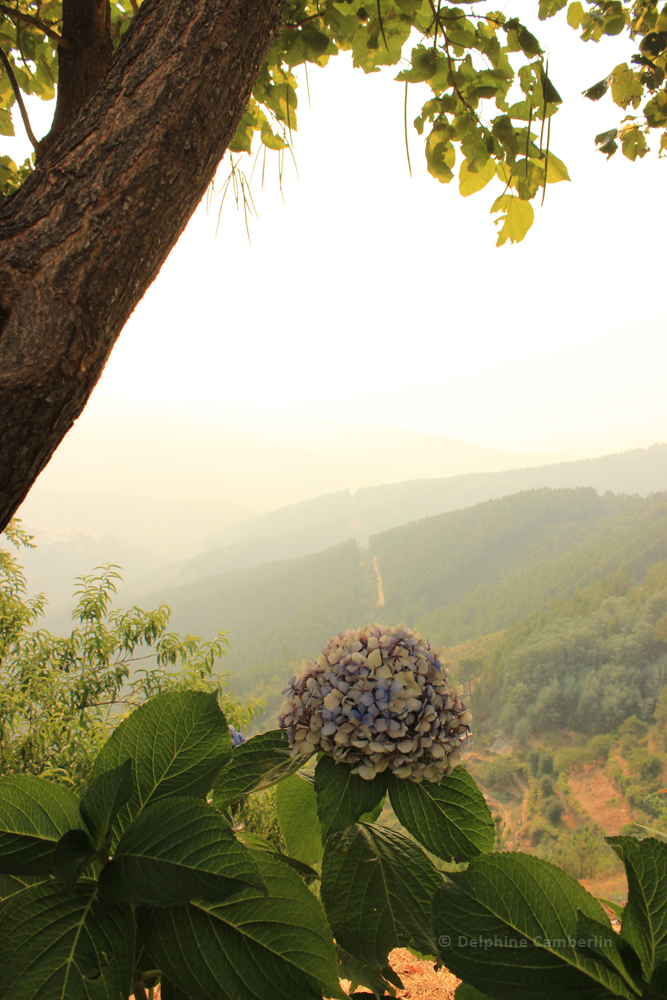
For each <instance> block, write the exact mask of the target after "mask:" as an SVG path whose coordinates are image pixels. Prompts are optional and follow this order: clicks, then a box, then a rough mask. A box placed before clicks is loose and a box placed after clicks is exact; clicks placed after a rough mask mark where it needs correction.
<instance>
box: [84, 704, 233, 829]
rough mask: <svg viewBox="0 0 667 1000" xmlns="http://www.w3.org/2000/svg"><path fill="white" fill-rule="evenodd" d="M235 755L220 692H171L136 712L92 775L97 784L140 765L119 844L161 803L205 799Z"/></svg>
mask: <svg viewBox="0 0 667 1000" xmlns="http://www.w3.org/2000/svg"><path fill="white" fill-rule="evenodd" d="M231 750H232V742H231V739H230V736H229V730H228V728H227V723H226V721H225V717H224V715H223V713H222V711H221V710H220V707H219V705H218V701H217V696H216V694H215V693H212V694H207V693H205V692H203V691H167V692H165V693H164V694H159V695H156V696H155V697H154V698H151V700H150V701H148V702H146V703H145V704H144V705H140V706H139V708H135V709H134V711H133V712H132V713H131V715H129V716H128V717H127V718H126V719H124V720H123V721H122V722H121V723H120V725H119V726H118V727H117V729H115V730H114V732H113V734H112V736H111V737H110V739H109V740H107V742H106V743H105V744H104V746H103V747H102V750H101V751H100V753H99V754H98V756H97V758H96V760H95V763H94V765H93V769H92V772H91V782H92V781H93V780H94V779H95V778H97V777H98V776H99V775H100V774H101V773H102V772H103V771H107V770H110V769H111V768H114V767H118V765H119V764H122V763H123V762H124V761H125V760H127V758H128V757H131V758H132V759H133V761H134V768H135V787H134V791H133V793H132V798H131V799H130V801H129V802H128V803H127V805H125V806H123V808H122V809H121V810H120V811H119V813H118V815H117V816H116V819H115V820H114V823H113V830H114V834H115V837H116V839H117V838H118V837H120V835H121V834H122V832H123V831H124V830H125V829H126V828H127V827H128V826H129V825H130V823H131V821H132V820H133V819H134V818H135V817H136V816H138V815H139V813H140V812H141V810H142V809H145V808H146V807H147V806H148V805H150V804H151V803H153V802H156V801H157V800H159V799H163V798H165V797H166V796H168V795H187V796H193V797H194V798H202V797H203V796H205V795H206V793H207V792H209V791H210V789H211V788H212V787H213V784H214V782H215V779H216V777H217V776H218V774H219V772H220V771H221V769H222V768H223V766H224V765H225V763H226V762H227V759H228V755H229V754H230V753H231ZM237 752H238V751H237Z"/></svg>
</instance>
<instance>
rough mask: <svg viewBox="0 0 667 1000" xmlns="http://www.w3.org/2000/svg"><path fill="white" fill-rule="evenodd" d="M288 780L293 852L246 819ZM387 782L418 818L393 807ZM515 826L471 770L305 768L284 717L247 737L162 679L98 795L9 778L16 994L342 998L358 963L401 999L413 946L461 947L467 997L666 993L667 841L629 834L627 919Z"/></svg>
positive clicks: (2, 853) (5, 913) (2, 867)
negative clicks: (513, 834)
mask: <svg viewBox="0 0 667 1000" xmlns="http://www.w3.org/2000/svg"><path fill="white" fill-rule="evenodd" d="M274 785H277V790H276V801H277V808H278V817H279V821H280V825H281V829H282V832H283V836H284V840H285V843H286V845H287V848H288V850H289V852H290V853H289V855H288V854H284V853H282V852H281V851H277V850H276V849H275V848H274V847H272V846H271V845H270V844H269V843H267V842H266V841H264V840H263V839H262V838H261V837H258V836H256V835H253V834H252V833H248V832H246V831H242V832H240V833H239V834H238V835H237V834H235V832H234V830H233V828H232V826H231V824H230V819H229V817H230V811H231V810H233V809H234V808H235V807H236V806H238V804H239V803H240V802H241V801H242V800H243V799H245V798H247V797H248V796H250V795H253V794H256V793H258V792H259V793H262V792H264V791H266V789H270V788H271V787H273V786H274ZM387 796H388V797H389V800H390V801H391V804H392V807H393V809H394V811H395V813H396V816H397V817H398V819H399V820H400V822H401V823H402V825H403V828H404V830H405V832H402V831H399V830H391V829H388V828H387V827H385V826H382V825H379V824H378V823H377V822H376V821H377V818H378V815H379V811H380V809H381V808H382V803H383V801H384V800H385V798H386V797H387ZM408 834H409V835H408ZM494 841H495V830H494V821H493V819H492V817H491V815H490V813H489V810H488V807H487V805H486V803H485V801H484V797H483V795H482V793H481V791H480V789H479V788H478V787H477V785H476V784H475V782H474V780H473V778H472V777H471V776H470V774H469V773H468V772H467V771H465V770H464V769H463V768H457V769H455V770H454V771H453V772H452V773H451V774H450V775H448V776H446V777H445V778H443V780H442V782H441V783H440V784H439V785H432V784H426V783H425V784H418V783H415V782H412V781H410V780H405V779H403V780H402V779H400V778H397V777H396V776H395V775H393V774H391V773H388V772H383V773H382V774H380V775H377V776H376V777H375V779H373V780H372V781H364V780H363V779H362V778H360V777H359V776H358V775H354V774H352V769H351V768H350V767H349V766H346V765H344V764H342V765H341V764H336V763H334V762H333V760H332V759H331V758H329V757H327V756H322V757H320V759H319V760H318V761H317V763H316V765H315V767H314V769H313V767H312V761H310V762H306V766H305V767H304V763H303V758H302V757H298V758H294V757H292V755H291V753H290V750H289V747H288V745H287V742H286V741H285V740H284V739H283V738H282V734H281V733H280V732H279V731H276V732H269V733H264V734H262V735H260V736H256V737H253V738H252V739H250V740H248V741H247V742H246V743H245V744H243V745H242V746H240V747H238V748H237V749H235V750H232V745H231V739H230V736H229V731H228V727H227V723H226V720H225V717H224V715H223V713H222V712H221V710H220V708H219V706H218V701H217V695H216V693H215V692H210V693H206V692H203V691H182V690H176V691H167V692H163V693H161V694H159V695H156V696H155V697H153V698H152V699H150V700H149V701H148V702H146V703H145V704H143V705H141V706H140V707H138V708H136V709H134V710H133V711H132V712H131V714H129V715H128V716H127V717H126V718H125V719H124V720H123V721H122V722H121V723H120V725H119V726H118V727H117V728H116V730H115V731H114V733H113V734H112V736H111V737H110V738H109V739H108V741H107V742H106V743H105V744H104V746H103V747H102V749H101V750H100V753H99V755H98V757H97V759H96V761H95V763H94V766H93V768H92V770H91V773H90V777H89V780H88V782H87V784H86V785H85V787H84V788H83V789H82V794H81V795H80V796H77V795H76V794H75V793H74V792H73V791H72V790H71V789H69V788H67V787H64V786H63V785H59V784H57V783H54V782H51V781H46V780H44V779H43V778H36V777H33V776H30V775H12V776H7V777H4V778H1V779H0V970H1V972H2V974H1V975H0V998H2V1000H9V998H16V1000H22V998H24V997H29V996H41V997H45V998H46V997H56V996H60V997H62V996H67V997H68V998H70V1000H87V998H89V997H91V996H95V997H104V998H109V1000H110V998H111V997H113V998H115V1000H117V998H118V997H126V996H128V995H129V994H130V993H133V994H134V996H135V998H136V1000H139V998H145V997H146V991H147V990H151V989H152V987H153V986H154V985H155V984H156V983H157V982H160V984H161V989H162V991H163V993H164V996H165V998H166V1000H169V998H172V1000H173V998H179V1000H188V998H189V1000H208V998H209V997H211V996H216V997H221V998H222V1000H226V998H228V1000H232V998H234V1000H256V998H257V997H258V996H272V997H276V998H279V1000H280V998H284V1000H288V998H289V1000H294V998H296V1000H316V998H318V997H319V998H322V997H331V998H333V997H337V998H341V1000H343V996H344V994H342V992H341V990H340V987H339V983H338V980H339V977H341V978H348V979H351V980H352V981H353V983H355V984H357V985H361V986H364V987H366V988H368V989H370V990H371V991H372V992H373V993H374V995H375V996H377V997H380V996H384V995H386V994H387V993H389V994H390V995H395V991H396V989H397V988H400V987H401V982H400V979H399V978H398V977H397V976H396V974H395V973H394V972H393V971H392V969H391V967H390V966H389V962H388V956H389V953H390V951H391V950H392V949H393V948H395V947H397V946H407V947H409V948H412V949H413V950H414V951H416V952H418V953H419V954H421V955H426V956H429V955H430V956H432V957H433V958H434V959H435V960H436V961H437V962H443V963H444V964H446V965H447V967H448V968H450V969H451V970H452V971H453V972H454V973H455V974H456V975H458V976H459V977H461V978H462V979H463V981H464V983H465V987H462V988H461V989H462V992H461V996H462V997H464V998H465V997H466V996H468V997H473V996H477V997H479V996H480V995H481V996H482V997H484V996H487V997H489V998H491V1000H495V998H497V1000H504V998H509V997H510V996H512V997H520V998H525V1000H528V998H529V997H534V996H535V994H536V993H539V994H540V995H544V996H546V997H547V998H552V1000H562V998H563V997H565V996H567V995H571V994H572V993H573V992H576V993H577V994H578V995H581V996H583V997H590V998H591V1000H593V998H597V997H600V998H601V997H603V996H605V997H608V996H619V997H625V998H632V1000H635V998H646V1000H657V997H659V996H661V995H663V994H664V986H665V972H666V971H667V843H664V842H660V841H658V840H652V839H648V840H645V841H642V842H638V841H636V840H635V839H633V838H631V837H616V838H610V839H609V843H610V845H611V846H612V848H613V849H614V850H615V851H616V852H617V853H618V855H619V856H620V857H621V858H622V860H623V863H624V864H625V866H626V870H627V872H628V881H629V900H628V905H627V907H626V908H625V910H624V911H623V931H622V933H621V935H620V936H619V937H617V936H616V935H615V934H614V933H613V931H612V929H611V926H610V924H609V920H608V918H607V917H606V915H605V911H604V909H603V908H602V906H601V905H600V903H599V902H597V901H596V900H595V899H594V898H593V897H591V896H590V895H589V894H588V893H587V892H586V891H585V890H584V889H583V888H582V887H581V886H580V885H579V883H577V882H576V881H575V880H574V879H573V878H572V877H570V876H568V875H566V874H565V873H564V872H563V871H560V870H559V869H558V868H556V867H555V866H554V865H552V864H550V863H549V862H547V861H545V860H543V859H540V858H536V857H532V856H530V855H524V854H503V853H493V846H494ZM427 852H428V853H427ZM432 857H435V858H436V859H440V860H442V861H452V860H455V861H457V862H459V863H462V865H459V867H460V869H461V870H459V871H457V872H456V871H450V872H448V873H447V874H443V873H442V872H441V871H439V870H438V869H437V868H436V866H435V864H434V863H433V861H432V860H431V858H432ZM317 884H319V889H318V891H313V890H315V889H316V885H317ZM334 940H335V945H334ZM471 991H472V992H471ZM475 991H477V993H475Z"/></svg>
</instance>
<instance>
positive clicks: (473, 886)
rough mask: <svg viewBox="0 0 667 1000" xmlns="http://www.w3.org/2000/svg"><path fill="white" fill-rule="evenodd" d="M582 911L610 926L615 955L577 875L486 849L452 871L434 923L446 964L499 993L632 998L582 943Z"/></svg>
mask: <svg viewBox="0 0 667 1000" xmlns="http://www.w3.org/2000/svg"><path fill="white" fill-rule="evenodd" d="M580 913H582V914H583V915H584V916H586V917H589V918H591V919H592V920H594V921H597V922H598V923H599V924H601V925H602V926H603V927H604V928H605V929H606V933H607V935H608V936H607V937H605V938H604V939H603V940H602V941H601V942H600V944H601V946H602V950H603V952H605V953H608V954H609V955H610V957H612V956H613V957H614V959H615V957H616V956H615V955H614V952H615V948H614V944H615V942H614V940H613V939H614V938H615V937H616V935H615V934H614V932H613V930H612V928H611V925H610V924H609V921H608V920H607V918H606V916H605V914H604V910H603V909H602V907H601V906H600V904H599V903H598V902H597V901H596V900H595V899H594V898H593V896H591V895H590V894H589V893H588V892H586V890H585V889H584V888H583V886H581V885H580V884H579V883H578V882H577V881H576V879H574V878H572V877H571V876H569V875H566V874H565V872H563V871H561V870H560V869H558V868H556V867H555V865H552V864H550V863H549V862H548V861H544V860H543V859H542V858H535V857H531V856H530V855H528V854H509V853H508V854H504V853H503V854H486V855H484V856H483V857H480V858H475V859H474V860H473V861H471V862H470V864H469V866H468V869H467V871H465V872H456V873H451V874H449V875H448V876H447V882H446V883H445V884H444V885H443V886H442V887H441V888H440V889H439V890H438V891H437V892H436V894H435V898H434V900H433V927H434V931H435V934H436V936H437V938H438V943H439V953H440V958H441V960H442V962H443V963H444V964H445V965H446V966H447V968H448V969H449V970H450V971H451V972H453V973H454V975H456V976H458V977H459V978H461V979H462V980H463V981H464V982H467V983H470V984H471V985H472V986H474V987H476V989H478V990H481V991H482V993H488V994H489V996H491V997H494V1000H495V998H497V1000H535V997H536V996H540V997H541V998H542V1000H566V998H568V997H571V996H576V997H577V998H578V1000H596V998H600V997H601V996H606V995H608V994H610V993H611V994H616V995H619V996H623V997H627V996H628V995H629V984H628V983H627V982H624V981H623V979H622V978H621V977H620V976H619V975H618V974H617V973H616V972H613V971H612V970H611V969H608V968H606V967H605V966H604V965H603V964H602V962H601V961H599V960H594V959H592V958H586V957H584V956H582V955H581V954H580V952H579V951H578V950H577V942H578V936H577V931H578V926H579V914H580ZM500 970H502V972H501V971H500ZM630 992H631V990H630Z"/></svg>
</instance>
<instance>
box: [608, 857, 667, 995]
mask: <svg viewBox="0 0 667 1000" xmlns="http://www.w3.org/2000/svg"><path fill="white" fill-rule="evenodd" d="M606 840H607V843H608V844H609V845H610V847H611V848H612V849H613V850H614V851H615V852H616V854H618V856H619V858H620V859H621V861H622V862H623V864H624V865H625V873H626V875H627V879H628V902H627V905H626V906H625V907H624V910H623V920H622V921H621V928H622V929H621V938H622V940H624V941H626V942H627V943H628V944H629V945H630V946H631V947H632V948H633V949H634V951H635V952H636V953H637V955H639V958H640V960H641V963H642V969H643V971H644V976H645V978H646V981H647V982H650V980H651V977H652V975H653V972H654V970H655V969H656V968H657V967H658V966H659V965H661V964H662V963H663V962H666V961H667V843H665V842H664V841H659V840H656V839H654V838H653V837H647V838H646V839H645V840H635V838H634V837H607V838H606Z"/></svg>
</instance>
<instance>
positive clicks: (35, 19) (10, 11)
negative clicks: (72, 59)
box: [0, 3, 67, 48]
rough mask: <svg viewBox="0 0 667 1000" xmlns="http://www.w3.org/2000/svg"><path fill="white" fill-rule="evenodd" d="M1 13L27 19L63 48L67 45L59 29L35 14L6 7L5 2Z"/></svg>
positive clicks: (0, 4) (1, 7)
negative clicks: (51, 26)
mask: <svg viewBox="0 0 667 1000" xmlns="http://www.w3.org/2000/svg"><path fill="white" fill-rule="evenodd" d="M0 14H6V15H7V17H13V18H16V20H17V21H25V22H26V23H27V24H33V25H34V26H35V27H36V28H39V30H40V31H43V32H44V34H45V35H48V37H49V38H51V39H52V40H53V41H54V42H57V43H58V45H62V46H63V48H66V47H67V42H66V40H65V39H64V38H62V37H61V36H60V35H59V34H58V32H57V31H54V30H53V28H50V27H49V26H48V24H45V22H44V21H42V20H41V18H39V17H35V16H34V14H24V13H23V11H22V10H13V9H12V8H11V7H5V5H4V4H3V3H0Z"/></svg>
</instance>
